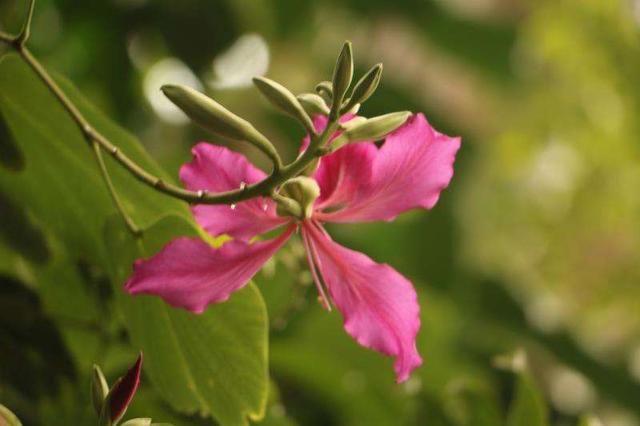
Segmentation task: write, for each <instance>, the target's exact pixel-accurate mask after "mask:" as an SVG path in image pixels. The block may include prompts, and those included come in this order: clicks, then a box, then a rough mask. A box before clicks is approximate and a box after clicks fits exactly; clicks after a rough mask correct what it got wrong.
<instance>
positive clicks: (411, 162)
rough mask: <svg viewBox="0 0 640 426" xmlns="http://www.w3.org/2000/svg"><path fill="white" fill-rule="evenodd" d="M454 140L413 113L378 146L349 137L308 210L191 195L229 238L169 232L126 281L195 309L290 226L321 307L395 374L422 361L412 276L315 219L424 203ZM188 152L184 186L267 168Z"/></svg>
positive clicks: (354, 218)
mask: <svg viewBox="0 0 640 426" xmlns="http://www.w3.org/2000/svg"><path fill="white" fill-rule="evenodd" d="M326 123H327V119H326V117H318V118H316V120H315V125H316V127H317V128H319V129H322V128H324V127H325V126H326ZM307 142H308V138H307ZM303 146H304V145H303ZM459 147H460V138H451V137H448V136H446V135H443V134H441V133H438V132H437V131H436V130H434V129H433V128H432V127H431V126H430V125H429V123H428V122H427V120H426V119H425V117H424V116H423V115H422V114H417V115H414V116H412V117H411V118H410V119H409V120H408V121H407V123H405V124H404V125H403V126H402V127H401V128H399V129H398V130H396V131H395V132H393V133H392V134H390V135H389V136H388V137H387V138H386V141H385V142H384V144H383V145H382V147H380V148H378V147H377V146H376V145H375V144H374V143H373V141H372V142H365V143H357V144H350V145H347V146H345V147H343V148H341V149H339V150H337V151H336V152H334V153H332V154H330V155H327V156H325V157H322V159H321V160H320V164H319V166H318V169H317V171H316V172H315V173H314V174H313V176H312V178H313V179H315V181H316V182H317V185H318V186H319V188H320V195H319V197H318V198H317V199H316V200H315V203H314V204H313V211H312V214H311V215H310V217H309V218H307V219H304V220H296V219H294V218H289V217H280V216H278V215H277V214H276V205H275V202H274V201H273V200H271V199H270V198H255V199H252V200H248V201H244V202H241V203H238V204H237V205H235V206H227V205H196V206H194V207H193V213H194V215H195V217H196V220H197V221H198V223H199V224H200V225H201V226H202V227H203V228H204V229H205V230H206V231H207V232H208V233H210V234H211V235H213V236H218V235H222V234H227V235H230V236H232V237H233V238H234V239H233V240H232V241H230V242H227V243H226V244H224V245H223V246H222V247H221V248H218V249H215V248H213V247H211V246H209V245H208V244H207V243H205V242H203V241H201V240H200V239H195V238H177V239H175V240H173V241H172V242H170V243H169V244H167V245H166V246H165V247H164V248H163V249H162V250H161V251H160V252H159V253H158V254H157V255H155V256H154V257H152V258H150V259H147V260H138V261H137V262H136V263H135V265H134V272H133V275H132V276H131V277H130V279H129V280H128V281H127V283H126V284H125V288H126V290H127V291H128V292H129V293H130V294H139V293H145V294H155V295H158V296H160V297H162V298H163V299H164V300H165V301H166V302H167V303H169V304H171V305H173V306H177V307H181V308H185V309H188V310H190V311H192V312H196V313H201V312H203V311H204V310H205V309H206V307H207V306H208V305H209V304H211V303H219V302H223V301H225V300H227V299H228V298H229V296H230V295H231V293H233V292H234V291H236V290H238V289H240V288H242V287H243V286H244V285H246V284H247V282H248V281H249V280H250V279H251V278H252V277H253V276H254V275H255V274H256V273H257V272H258V270H259V269H260V268H261V267H262V265H263V264H264V263H265V262H266V261H267V260H268V259H269V258H270V257H272V256H273V255H274V254H275V253H276V251H277V250H278V249H279V248H280V247H282V246H283V245H284V243H285V242H286V241H287V240H288V239H289V237H290V236H291V235H292V234H293V233H294V232H295V231H296V229H298V230H300V233H301V235H302V240H303V242H304V246H305V248H306V251H307V259H308V262H309V267H310V269H311V271H312V274H313V277H314V280H315V282H316V285H317V287H318V290H319V292H320V296H321V300H322V301H324V304H325V307H326V308H329V305H330V304H331V303H333V304H334V305H335V306H336V307H337V309H338V310H339V311H340V312H341V313H342V315H343V318H344V328H345V329H346V331H347V333H349V335H351V336H352V337H353V338H354V339H356V340H357V341H358V343H360V344H361V345H362V346H365V347H367V348H371V349H374V350H377V351H379V352H382V353H384V354H386V355H389V356H393V357H394V358H395V363H394V370H395V372H396V376H397V381H398V382H402V381H404V380H406V379H407V378H408V377H409V374H410V373H411V371H412V370H413V369H415V368H416V367H418V366H419V365H420V364H421V363H422V359H421V357H420V355H419V354H418V351H417V349H416V335H417V333H418V330H419V328H420V308H419V306H418V302H417V296H416V292H415V290H414V288H413V286H412V284H411V282H410V281H409V280H408V279H406V278H405V277H403V276H402V275H401V274H400V273H398V272H397V271H396V270H395V269H393V268H391V267H390V266H388V265H386V264H379V263H375V262H374V261H373V260H371V259H370V258H369V257H367V256H365V255H364V254H362V253H359V252H356V251H353V250H349V249H348V248H345V247H343V246H341V245H339V244H338V243H336V242H334V241H333V240H332V239H331V237H330V236H329V235H328V234H327V232H326V231H325V230H324V228H323V226H322V224H323V223H324V222H363V221H375V220H385V221H390V220H393V219H394V218H395V217H396V216H398V215H399V214H400V213H402V212H404V211H406V210H409V209H412V208H416V207H422V208H425V209H430V208H432V207H433V206H434V205H435V204H436V202H437V201H438V197H439V195H440V192H441V191H442V190H443V189H444V188H445V187H446V186H447V185H448V184H449V181H450V180H451V178H452V176H453V162H454V159H455V155H456V152H457V151H458V149H459ZM193 155H194V159H193V161H192V162H191V163H189V164H186V165H184V166H183V167H182V169H181V170H180V178H181V180H182V181H183V182H184V184H185V185H186V187H187V188H189V189H191V190H207V191H210V192H218V191H227V190H230V189H234V188H238V187H239V186H240V185H243V184H252V183H255V182H258V181H260V180H262V179H264V178H265V174H264V173H263V172H262V171H260V170H258V169H257V168H255V167H254V166H253V165H252V164H250V163H249V162H248V161H247V160H246V158H245V157H243V156H242V155H240V154H237V153H234V152H232V151H230V150H228V149H226V148H222V147H219V146H215V145H210V144H207V143H200V144H198V145H196V146H195V147H194V148H193ZM277 227H283V228H284V231H283V232H282V233H281V234H280V236H278V237H277V238H274V239H271V240H263V241H258V242H253V243H252V242H250V240H251V239H252V238H253V237H255V236H257V235H260V234H263V233H265V232H267V231H270V230H272V229H274V228H277ZM323 284H324V286H326V290H327V292H328V294H325V291H324V286H323Z"/></svg>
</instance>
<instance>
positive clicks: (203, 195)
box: [0, 4, 339, 217]
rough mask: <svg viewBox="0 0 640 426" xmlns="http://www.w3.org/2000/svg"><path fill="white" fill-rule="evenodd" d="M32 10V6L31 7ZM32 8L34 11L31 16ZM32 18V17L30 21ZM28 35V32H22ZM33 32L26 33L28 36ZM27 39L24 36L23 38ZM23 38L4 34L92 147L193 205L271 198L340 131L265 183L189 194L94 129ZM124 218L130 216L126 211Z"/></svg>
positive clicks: (318, 138) (317, 141)
mask: <svg viewBox="0 0 640 426" xmlns="http://www.w3.org/2000/svg"><path fill="white" fill-rule="evenodd" d="M30 7H32V4H31V5H30ZM31 12H32V9H30V16H31ZM30 19H31V18H28V21H29V20H30ZM21 34H25V30H23V31H22V32H21ZM28 34H29V29H27V30H26V35H27V36H28ZM23 37H24V36H23ZM21 40H22V39H20V38H18V37H12V36H10V35H8V34H4V33H0V41H3V42H5V43H7V44H8V45H9V46H11V47H13V48H14V49H15V50H16V52H17V53H18V54H19V55H20V56H21V57H22V58H23V59H24V61H25V62H26V63H27V64H28V65H29V66H30V67H31V69H33V71H34V72H35V73H36V75H38V77H39V78H40V80H42V82H43V83H44V84H45V85H46V86H47V88H48V89H49V90H50V91H51V93H52V94H53V95H54V96H55V97H56V98H57V99H58V101H59V102H60V104H61V105H62V106H63V107H64V108H65V109H66V110H67V112H68V113H69V115H70V116H71V118H72V119H73V121H75V123H76V124H77V126H78V128H79V129H80V131H81V132H82V134H83V135H84V136H85V138H86V139H87V141H89V143H90V144H92V145H93V144H97V146H99V147H100V148H101V149H104V150H105V151H107V152H108V153H109V154H111V156H112V157H113V158H114V159H115V160H116V161H117V162H118V163H120V165H122V166H123V167H124V168H125V169H127V170H128V171H129V172H130V173H131V174H132V175H133V176H134V177H135V178H136V179H138V180H139V181H140V182H142V183H144V184H146V185H148V186H149V187H151V188H153V189H155V190H157V191H159V192H162V193H164V194H167V195H169V196H171V197H173V198H177V199H180V200H183V201H186V202H189V203H198V204H233V203H238V202H240V201H244V200H248V199H250V198H254V197H258V196H264V197H270V196H271V195H272V194H273V192H274V190H275V189H276V188H277V187H278V186H279V185H281V184H282V183H284V182H286V181H287V180H288V179H291V178H293V177H295V176H297V175H298V174H300V173H301V172H302V171H303V170H304V169H305V168H306V167H307V166H308V165H309V164H310V163H311V162H312V161H314V160H315V159H316V158H317V157H319V156H321V155H323V154H325V152H324V151H323V148H324V145H326V143H327V142H328V140H329V138H330V137H331V135H332V134H333V132H335V131H336V129H337V128H338V121H339V120H338V119H332V120H330V121H329V123H328V124H327V127H326V128H325V130H324V132H322V134H320V135H311V143H310V145H309V147H308V148H307V150H306V151H305V152H304V153H303V154H302V155H301V156H300V157H298V158H297V159H296V160H295V161H293V162H292V163H290V164H288V165H286V166H284V167H282V168H281V169H279V170H275V171H274V172H273V173H272V174H271V175H270V176H268V177H266V178H265V179H264V180H262V181H260V182H258V183H256V184H253V185H248V186H244V187H241V188H238V189H234V190H231V191H225V192H219V193H215V194H212V193H209V192H207V191H189V190H187V189H184V188H181V187H179V186H176V185H174V184H171V183H168V182H165V181H163V180H162V179H160V178H159V177H157V176H155V175H153V174H151V173H149V172H148V171H146V170H145V169H144V168H142V167H141V166H140V165H139V164H137V163H136V162H135V161H133V160H132V159H131V158H129V157H128V156H127V155H126V154H124V153H123V152H122V151H121V150H120V149H119V148H118V147H117V146H116V145H114V144H113V143H111V141H109V139H107V137H106V136H104V135H103V134H102V133H100V132H99V131H98V130H96V129H94V128H93V127H91V125H90V124H89V122H88V121H87V119H86V118H85V117H84V115H83V114H82V113H81V112H80V110H79V109H78V108H77V107H76V105H75V104H74V103H73V102H72V101H71V100H70V99H69V98H68V97H67V96H66V94H65V93H64V92H63V91H62V89H61V88H60V86H58V84H57V83H56V82H55V80H53V78H52V77H51V76H50V75H49V73H48V72H47V70H46V69H45V68H44V67H43V66H42V64H40V62H39V61H38V60H37V59H36V58H35V57H34V56H33V55H32V54H31V52H30V51H29V49H27V47H26V46H25V45H24V43H23V42H21ZM114 193H115V191H114ZM120 210H121V212H122V213H123V216H125V217H126V214H125V213H124V211H123V210H122V209H120Z"/></svg>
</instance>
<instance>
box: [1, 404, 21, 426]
mask: <svg viewBox="0 0 640 426" xmlns="http://www.w3.org/2000/svg"><path fill="white" fill-rule="evenodd" d="M0 425H2V426H5V425H6V426H22V423H21V422H20V420H18V418H17V417H16V415H15V414H13V413H12V412H11V410H9V409H8V408H7V407H5V406H4V405H2V404H0Z"/></svg>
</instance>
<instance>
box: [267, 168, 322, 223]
mask: <svg viewBox="0 0 640 426" xmlns="http://www.w3.org/2000/svg"><path fill="white" fill-rule="evenodd" d="M319 196H320V187H319V186H318V184H317V182H316V181H315V179H312V178H310V177H307V176H298V177H295V178H293V179H290V180H288V181H287V182H285V183H284V184H283V185H282V186H281V187H280V191H278V192H277V193H275V194H274V195H273V199H274V200H275V202H276V212H277V213H278V215H279V216H285V217H293V218H295V219H297V220H306V219H310V218H311V216H312V214H313V205H314V203H315V201H316V199H317V198H318V197H319Z"/></svg>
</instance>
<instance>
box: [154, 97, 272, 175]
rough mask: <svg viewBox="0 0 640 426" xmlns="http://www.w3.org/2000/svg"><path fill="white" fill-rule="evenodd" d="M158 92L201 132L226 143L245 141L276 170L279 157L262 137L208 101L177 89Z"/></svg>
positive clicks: (205, 98)
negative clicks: (271, 162) (264, 156)
mask: <svg viewBox="0 0 640 426" xmlns="http://www.w3.org/2000/svg"><path fill="white" fill-rule="evenodd" d="M162 92H163V93H164V94H165V95H166V96H167V98H169V99H170V100H171V102H173V103H174V104H175V105H176V106H177V107H178V108H180V109H181V110H182V111H183V112H184V113H185V114H187V116H188V117H189V118H190V119H191V120H193V121H194V122H195V123H196V124H198V125H199V126H201V127H202V128H204V129H205V130H208V131H210V132H212V133H214V134H217V135H220V136H223V137H227V138H229V139H233V140H237V141H247V142H249V143H250V144H252V145H254V146H255V147H257V148H258V149H260V150H261V151H262V152H264V153H265V154H266V155H267V156H269V157H270V158H271V159H272V161H273V163H274V165H276V166H277V167H279V166H280V157H279V155H278V153H277V152H276V149H275V147H274V146H273V145H272V144H271V142H269V140H268V139H267V138H266V136H264V135H263V134H262V133H260V132H259V131H258V130H256V128H255V127H253V125H251V123H249V122H248V121H246V120H244V119H242V118H240V117H238V116H237V115H235V114H234V113H232V112H231V111H229V110H228V109H226V108H225V107H223V106H222V105H220V104H219V103H217V102H216V101H214V100H213V99H211V98H210V97H208V96H206V95H204V94H203V93H200V92H198V91H197V90H194V89H192V88H190V87H186V86H180V85H165V86H162Z"/></svg>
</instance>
